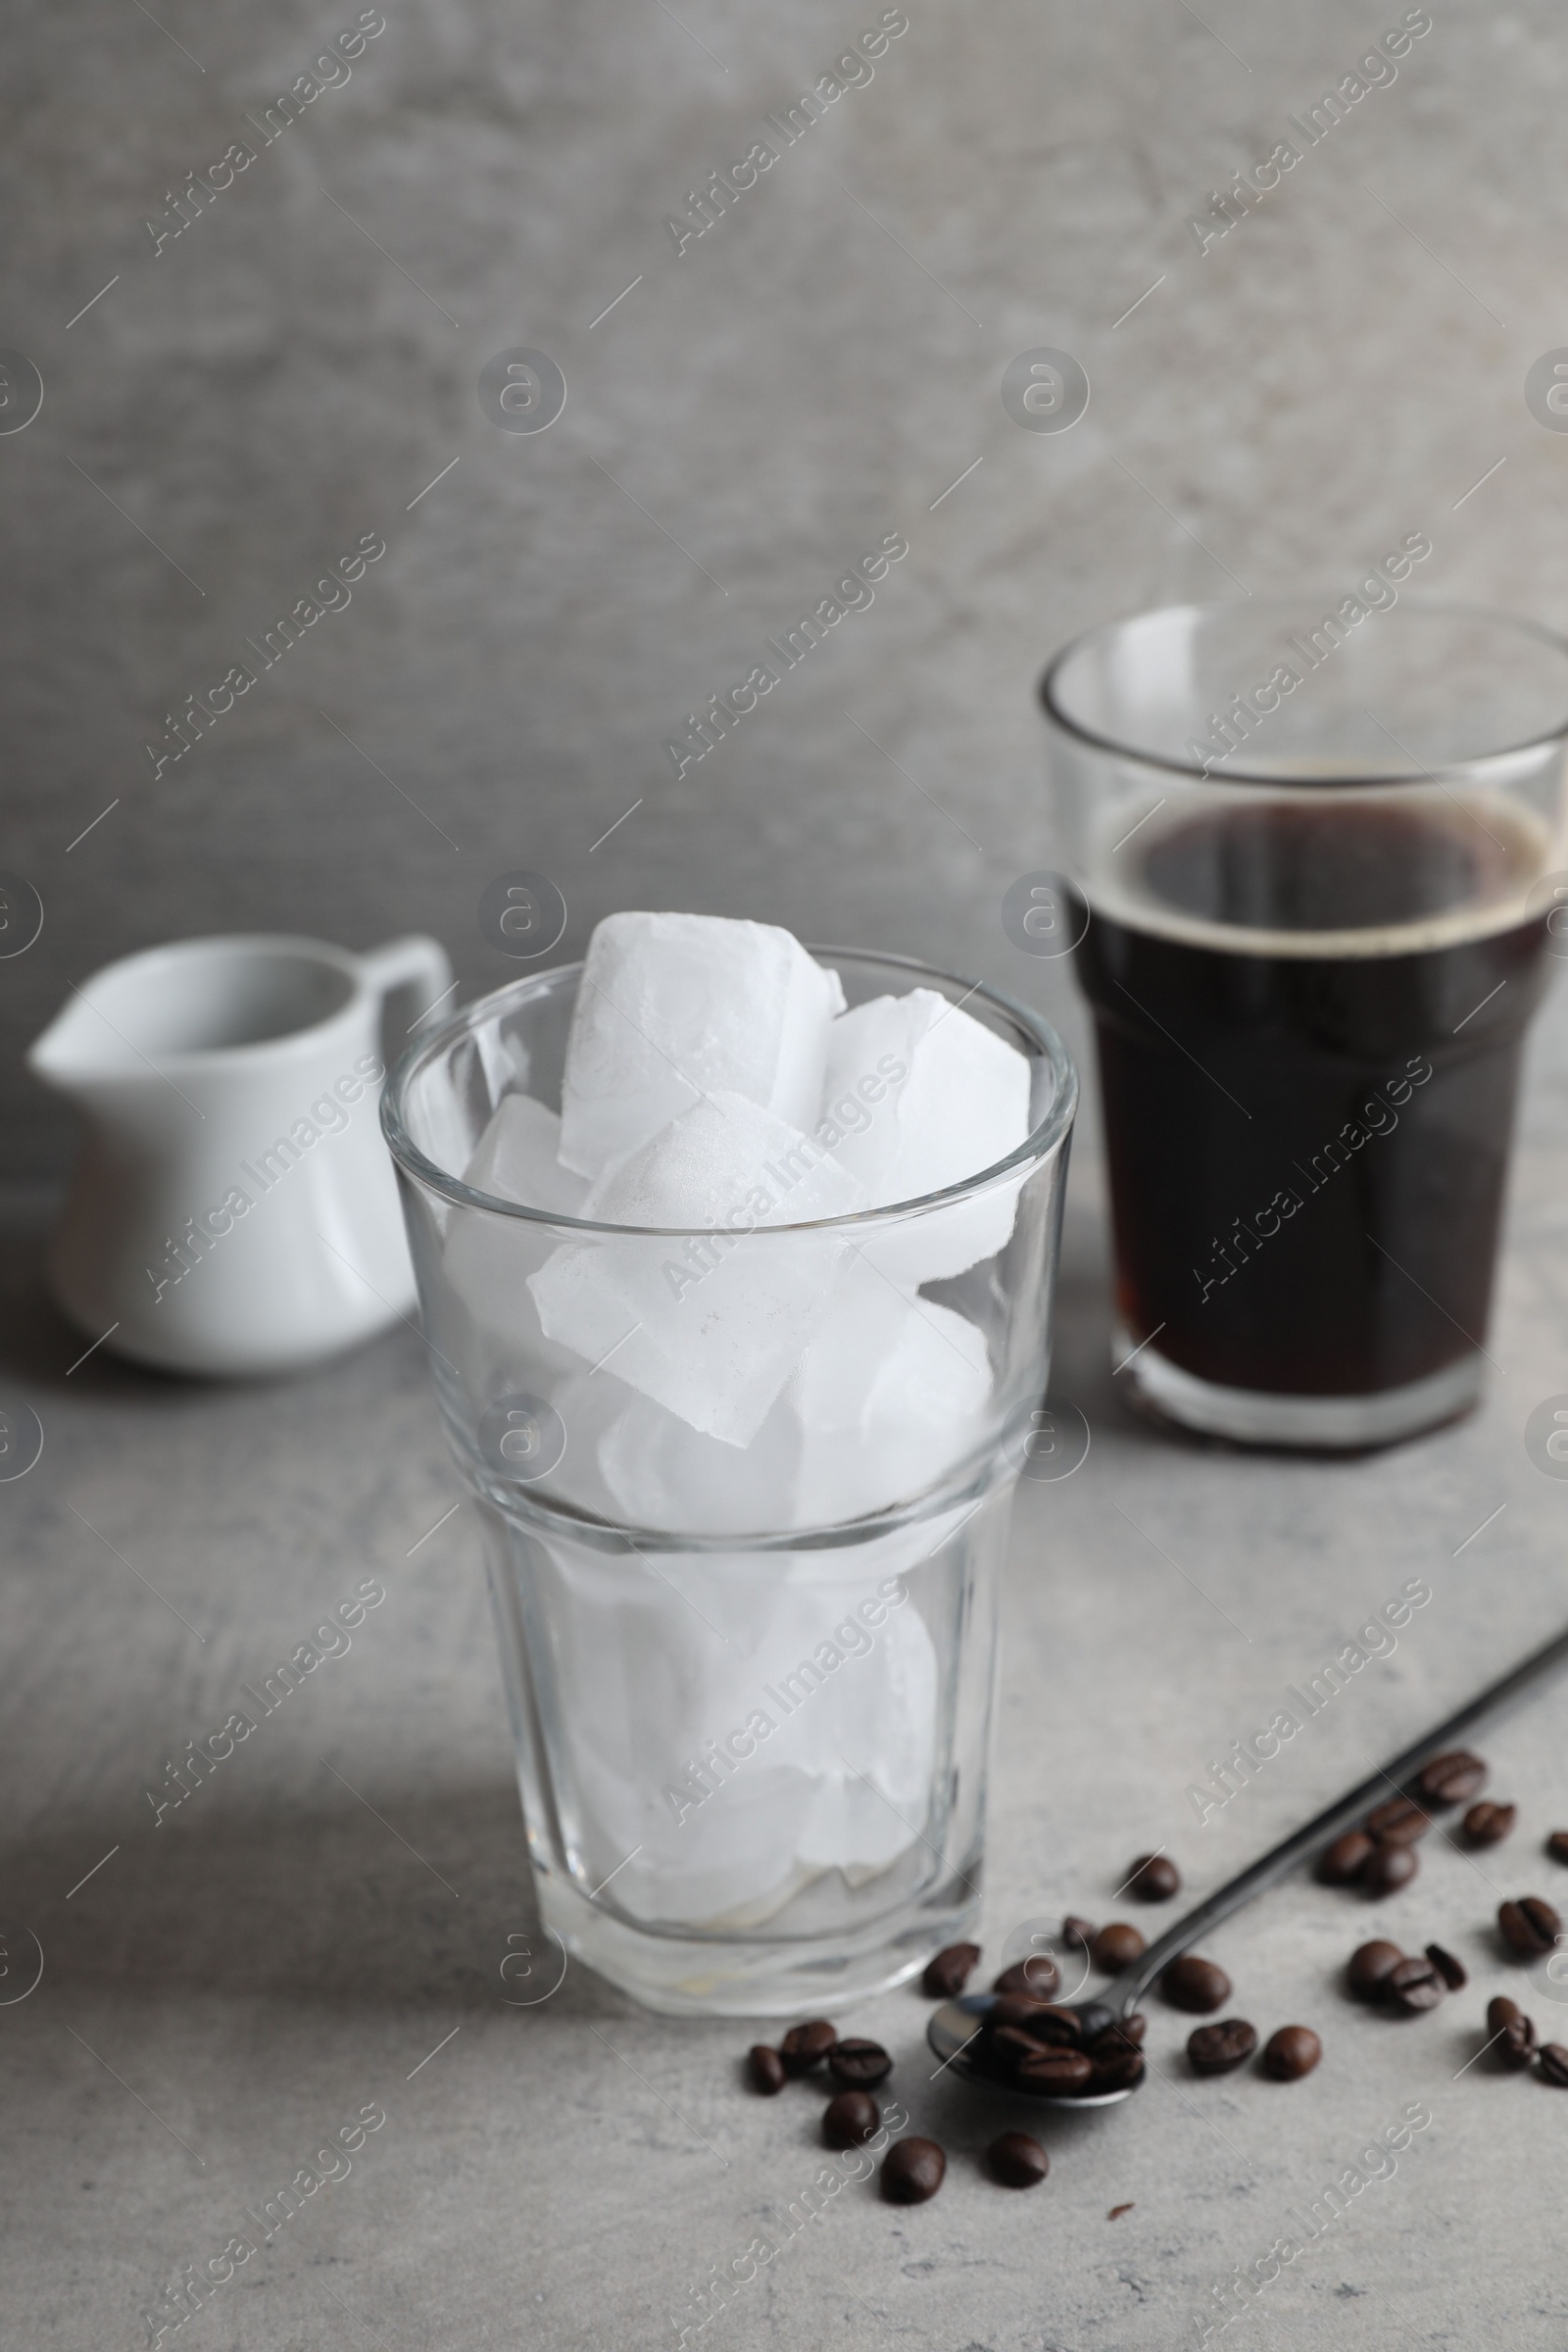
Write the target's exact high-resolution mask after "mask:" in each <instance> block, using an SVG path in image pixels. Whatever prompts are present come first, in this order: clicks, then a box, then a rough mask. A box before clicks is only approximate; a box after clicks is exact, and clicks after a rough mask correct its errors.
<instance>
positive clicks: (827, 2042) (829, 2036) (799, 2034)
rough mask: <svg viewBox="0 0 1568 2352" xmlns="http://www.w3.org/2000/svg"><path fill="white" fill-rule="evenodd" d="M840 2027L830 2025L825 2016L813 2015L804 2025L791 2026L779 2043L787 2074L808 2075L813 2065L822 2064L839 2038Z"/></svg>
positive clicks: (779, 2050)
mask: <svg viewBox="0 0 1568 2352" xmlns="http://www.w3.org/2000/svg"><path fill="white" fill-rule="evenodd" d="M838 2037H839V2036H838V2029H837V2027H836V2026H830V2025H829V2024H828V2022H827V2019H826V2018H825V2017H813V2018H810V2019H809V2020H808V2021H807V2023H806V2024H805V2025H804V2026H791V2028H790V2030H789V2032H788V2033H787V2034H785V2036H784V2038H783V2040H782V2041H781V2042H780V2043H779V2045H778V2054H779V2056H780V2058H781V2059H782V2060H783V2062H784V2072H785V2073H786V2074H787V2075H809V2073H810V2071H811V2069H812V2067H813V2066H820V2065H821V2063H822V2061H823V2059H824V2058H825V2057H826V2056H827V2054H828V2052H829V2050H830V2049H831V2048H832V2047H833V2044H834V2043H835V2042H836V2041H837V2039H838Z"/></svg>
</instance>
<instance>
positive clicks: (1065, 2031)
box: [990, 1992, 1083, 2043]
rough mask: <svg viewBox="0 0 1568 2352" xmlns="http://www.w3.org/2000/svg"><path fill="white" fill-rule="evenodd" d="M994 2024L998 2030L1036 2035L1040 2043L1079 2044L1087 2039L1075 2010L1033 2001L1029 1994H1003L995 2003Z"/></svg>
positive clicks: (993, 2007) (993, 2010) (991, 2020)
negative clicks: (1011, 2029) (1014, 2027)
mask: <svg viewBox="0 0 1568 2352" xmlns="http://www.w3.org/2000/svg"><path fill="white" fill-rule="evenodd" d="M990 2022H991V2024H992V2026H993V2027H994V2028H995V2027H1001V2026H1016V2027H1017V2028H1018V2029H1019V2030H1020V2032H1022V2033H1025V2034H1033V2036H1034V2038H1035V2039H1036V2041H1065V2042H1072V2043H1077V2042H1079V2041H1081V2040H1082V2039H1083V2032H1082V2028H1081V2027H1080V2026H1079V2023H1078V2013H1077V2011H1076V2010H1075V2009H1063V2008H1059V2007H1058V2006H1057V2004H1056V2003H1055V2002H1054V2001H1035V2000H1031V1999H1030V1997H1029V1995H1028V1993H1026V1992H1002V1993H999V1994H998V1995H997V1998H996V2000H995V2001H994V2002H993V2003H992V2007H991V2013H990Z"/></svg>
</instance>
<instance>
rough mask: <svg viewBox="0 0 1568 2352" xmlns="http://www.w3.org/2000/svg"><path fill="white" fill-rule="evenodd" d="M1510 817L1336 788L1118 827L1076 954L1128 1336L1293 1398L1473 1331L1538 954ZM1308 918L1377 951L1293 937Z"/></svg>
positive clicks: (1396, 1382)
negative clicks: (1137, 828)
mask: <svg viewBox="0 0 1568 2352" xmlns="http://www.w3.org/2000/svg"><path fill="white" fill-rule="evenodd" d="M1483 817H1484V819H1485V822H1484V823H1483V821H1482V820H1483ZM1527 828H1528V819H1527V818H1524V817H1522V816H1520V815H1517V814H1514V815H1510V814H1509V813H1508V812H1507V811H1506V810H1504V812H1503V814H1502V816H1501V817H1500V818H1499V816H1498V813H1497V809H1496V805H1495V803H1494V802H1489V803H1488V804H1486V806H1485V809H1484V810H1479V811H1477V812H1476V813H1474V814H1472V813H1471V812H1470V811H1468V810H1466V809H1463V808H1461V807H1459V806H1457V805H1454V806H1453V807H1452V808H1451V809H1449V808H1445V809H1442V810H1438V809H1402V808H1397V807H1393V806H1390V805H1382V806H1379V805H1373V806H1369V807H1368V806H1361V807H1357V806H1354V805H1351V804H1349V803H1348V802H1347V801H1346V800H1345V799H1343V798H1340V797H1339V796H1337V795H1336V794H1335V793H1334V791H1333V789H1332V787H1327V788H1325V790H1324V793H1323V800H1322V803H1321V805H1317V806H1314V805H1311V804H1309V803H1304V802H1296V803H1287V804H1278V805H1273V806H1267V805H1261V806H1251V805H1243V806H1240V807H1238V808H1237V809H1231V810H1219V811H1214V812H1205V813H1203V814H1201V815H1195V816H1192V817H1189V818H1186V819H1184V820H1182V821H1181V822H1179V823H1176V824H1171V825H1168V826H1167V827H1166V828H1164V829H1163V830H1161V831H1160V832H1158V833H1157V834H1153V837H1152V838H1144V839H1142V840H1141V841H1139V842H1138V843H1129V844H1128V846H1127V848H1126V849H1124V850H1123V851H1122V852H1121V853H1120V855H1119V858H1118V860H1117V862H1118V864H1120V865H1125V866H1126V867H1127V869H1128V870H1127V874H1126V878H1125V881H1122V880H1120V879H1119V880H1118V883H1117V887H1116V888H1115V890H1114V891H1111V890H1109V889H1106V890H1105V891H1104V892H1103V893H1102V892H1100V891H1092V897H1091V905H1092V913H1091V919H1090V922H1089V928H1088V931H1087V933H1086V935H1085V937H1084V939H1083V942H1082V944H1081V946H1080V947H1079V948H1078V950H1077V952H1076V957H1075V960H1076V963H1077V967H1078V972H1079V977H1080V979H1081V981H1082V984H1083V987H1084V990H1085V993H1086V995H1087V996H1088V998H1089V1000H1090V1002H1091V1004H1092V1005H1093V1006H1094V1011H1095V1021H1096V1031H1097V1039H1098V1046H1099V1061H1100V1075H1101V1086H1102V1092H1103V1102H1104V1117H1105V1129H1106V1143H1107V1147H1108V1159H1109V1171H1110V1184H1111V1202H1112V1213H1113V1217H1114V1223H1115V1238H1116V1257H1117V1266H1118V1290H1119V1302H1120V1309H1121V1317H1122V1321H1123V1323H1124V1324H1125V1326H1126V1327H1127V1329H1128V1330H1129V1331H1130V1332H1131V1333H1132V1336H1133V1339H1134V1340H1135V1341H1141V1340H1144V1339H1146V1338H1149V1337H1150V1335H1152V1334H1154V1333H1156V1332H1157V1334H1158V1337H1157V1340H1156V1341H1155V1342H1154V1345H1155V1346H1156V1348H1158V1351H1159V1353H1160V1354H1162V1355H1163V1356H1165V1357H1166V1358H1168V1359H1169V1360H1170V1361H1171V1362H1173V1363H1175V1364H1178V1365H1180V1366H1181V1367H1182V1368H1183V1369H1184V1370H1186V1371H1188V1372H1191V1373H1194V1374H1196V1375H1198V1376H1199V1377H1200V1378H1201V1379H1204V1380H1208V1381H1213V1382H1217V1383H1220V1384H1222V1385H1224V1386H1226V1387H1230V1388H1241V1389H1258V1390H1265V1391H1270V1392H1274V1393H1277V1394H1280V1395H1286V1396H1314V1397H1347V1396H1350V1397H1353V1396H1370V1395H1373V1394H1375V1393H1377V1392H1379V1391H1382V1390H1387V1389H1395V1388H1399V1387H1402V1386H1403V1385H1404V1384H1406V1383H1407V1382H1411V1381H1417V1380H1421V1379H1424V1378H1427V1377H1429V1376H1430V1375H1432V1374H1434V1373H1438V1372H1441V1371H1443V1370H1444V1369H1445V1368H1446V1366H1447V1365H1449V1364H1451V1363H1453V1362H1454V1361H1455V1360H1456V1359H1457V1358H1460V1357H1462V1356H1465V1355H1467V1354H1469V1353H1470V1352H1471V1351H1472V1350H1473V1349H1474V1348H1476V1347H1477V1346H1478V1345H1480V1344H1481V1343H1483V1342H1484V1341H1485V1338H1486V1331H1487V1319H1488V1313H1489V1309H1490V1305H1491V1297H1492V1279H1493V1267H1494V1262H1495V1254H1496V1243H1497V1227H1498V1219H1499V1215H1500V1211H1501V1205H1502V1195H1503V1180H1504V1175H1505V1171H1506V1165H1507V1156H1508V1146H1509V1138H1510V1133H1511V1129H1512V1124H1513V1106H1514V1091H1515V1082H1516V1079H1517V1074H1518V1063H1519V1051H1520V1046H1521V1043H1522V1041H1523V1036H1524V1031H1525V1027H1526V1024H1527V1023H1528V1021H1529V1019H1530V1016H1531V1014H1532V1012H1533V1011H1534V1010H1535V1008H1536V1005H1537V1004H1538V1003H1539V1002H1540V999H1541V996H1542V993H1543V989H1544V983H1545V978H1546V966H1545V960H1544V953H1543V950H1544V941H1545V925H1544V919H1534V918H1532V919H1521V916H1522V912H1523V907H1524V903H1525V897H1526V893H1527V891H1528V887H1529V884H1530V882H1531V881H1532V880H1533V879H1534V878H1535V875H1536V874H1537V873H1538V872H1539V871H1540V869H1541V865H1542V862H1543V857H1542V844H1541V843H1540V842H1538V841H1537V840H1536V839H1535V837H1534V834H1533V832H1531V831H1530V830H1528V829H1527ZM1149 830H1150V832H1151V833H1152V830H1153V829H1152V827H1151V828H1150V829H1149ZM1096 901H1099V902H1100V904H1099V905H1096V904H1095V902H1096ZM1488 908H1491V909H1493V912H1494V916H1495V928H1492V929H1488V928H1487V923H1488V919H1489V918H1488V913H1487V909H1488ZM1236 926H1240V927H1243V928H1244V929H1245V930H1247V931H1249V932H1251V933H1253V934H1254V935H1255V934H1265V935H1267V936H1266V937H1265V938H1263V939H1262V940H1256V939H1254V940H1253V941H1250V942H1248V945H1249V947H1253V946H1255V947H1256V948H1257V950H1258V952H1255V953H1241V952H1239V950H1238V948H1237V947H1236V946H1225V945H1222V944H1221V943H1222V941H1223V940H1224V937H1225V930H1226V929H1227V928H1229V929H1231V932H1232V937H1233V938H1234V936H1235V930H1234V927H1236ZM1331 931H1340V932H1348V931H1354V932H1356V933H1357V934H1358V937H1357V941H1356V945H1357V948H1358V949H1359V948H1360V947H1362V946H1363V945H1366V946H1371V947H1373V948H1374V949H1375V951H1376V952H1373V953H1370V954H1368V953H1355V954H1334V953H1326V954H1325V953H1320V952H1313V951H1312V950H1310V949H1308V950H1307V951H1306V952H1303V947H1304V945H1305V936H1304V935H1308V934H1322V933H1324V932H1331ZM1323 944H1324V945H1327V944H1329V943H1323Z"/></svg>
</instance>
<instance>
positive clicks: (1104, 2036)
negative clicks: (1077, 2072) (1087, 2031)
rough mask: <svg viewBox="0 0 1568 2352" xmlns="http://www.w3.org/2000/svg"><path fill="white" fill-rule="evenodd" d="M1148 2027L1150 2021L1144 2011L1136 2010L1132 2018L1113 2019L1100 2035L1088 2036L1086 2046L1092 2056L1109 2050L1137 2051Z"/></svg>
mask: <svg viewBox="0 0 1568 2352" xmlns="http://www.w3.org/2000/svg"><path fill="white" fill-rule="evenodd" d="M1148 2027H1149V2020H1148V2018H1147V2017H1145V2015H1144V2013H1143V2011H1142V2010H1141V2009H1135V2010H1134V2011H1133V2013H1132V2015H1131V2017H1120V2018H1112V2019H1111V2022H1110V2024H1109V2025H1108V2026H1103V2027H1102V2029H1101V2031H1100V2032H1099V2033H1098V2034H1094V2035H1093V2036H1090V2035H1086V2036H1085V2043H1084V2046H1085V2047H1086V2048H1087V2049H1088V2050H1089V2051H1090V2053H1091V2054H1094V2053H1095V2052H1097V2051H1103V2050H1107V2049H1120V2050H1128V2049H1131V2050H1136V2049H1137V2047H1138V2045H1139V2043H1140V2042H1141V2041H1142V2040H1143V2038H1144V2034H1145V2033H1146V2032H1147V2031H1148Z"/></svg>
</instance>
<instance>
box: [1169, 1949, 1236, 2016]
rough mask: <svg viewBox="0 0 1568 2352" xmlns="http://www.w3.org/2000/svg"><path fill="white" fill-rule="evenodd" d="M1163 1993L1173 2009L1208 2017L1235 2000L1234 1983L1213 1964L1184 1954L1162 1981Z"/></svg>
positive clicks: (1195, 1954)
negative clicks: (1191, 2011) (1190, 2011)
mask: <svg viewBox="0 0 1568 2352" xmlns="http://www.w3.org/2000/svg"><path fill="white" fill-rule="evenodd" d="M1159 1989H1160V1991H1161V1992H1162V1993H1163V1994H1164V1996H1165V1998H1166V2000H1167V2001H1169V2003H1170V2005H1171V2007H1172V2008H1173V2009H1188V2010H1196V2012H1197V2013H1198V2015H1199V2016H1200V2017H1206V2016H1207V2015H1208V2013H1209V2011H1210V2010H1211V2009H1223V2008H1224V2006H1225V2004H1226V2002H1227V2001H1228V2000H1229V1999H1230V1997H1231V1981H1230V1979H1229V1977H1228V1976H1227V1975H1226V1974H1225V1971H1224V1970H1223V1969H1222V1968H1217V1967H1216V1966H1215V1965H1214V1962H1213V1961H1212V1960H1200V1959H1199V1957H1198V1955H1197V1953H1196V1952H1184V1953H1183V1954H1182V1956H1181V1958H1180V1959H1179V1960H1173V1961H1172V1962H1171V1964H1170V1966H1169V1968H1167V1969H1166V1971H1165V1974H1164V1975H1163V1976H1162V1977H1161V1978H1160V1980H1159Z"/></svg>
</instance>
